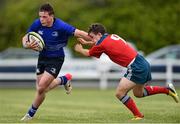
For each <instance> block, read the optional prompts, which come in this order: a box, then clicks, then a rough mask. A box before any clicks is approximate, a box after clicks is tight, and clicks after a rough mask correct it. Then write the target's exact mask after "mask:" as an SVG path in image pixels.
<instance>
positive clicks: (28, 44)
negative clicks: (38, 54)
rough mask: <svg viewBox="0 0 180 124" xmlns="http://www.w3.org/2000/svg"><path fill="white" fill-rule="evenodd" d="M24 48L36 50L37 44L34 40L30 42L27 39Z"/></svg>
mask: <svg viewBox="0 0 180 124" xmlns="http://www.w3.org/2000/svg"><path fill="white" fill-rule="evenodd" d="M26 48H27V49H33V50H35V51H38V44H37V42H35V41H32V42H31V43H30V42H29V41H26Z"/></svg>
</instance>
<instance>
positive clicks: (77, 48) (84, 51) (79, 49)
mask: <svg viewBox="0 0 180 124" xmlns="http://www.w3.org/2000/svg"><path fill="white" fill-rule="evenodd" d="M74 49H75V51H76V52H79V53H81V54H82V55H84V56H90V55H89V50H88V49H84V48H83V46H82V45H81V44H76V45H75V47H74Z"/></svg>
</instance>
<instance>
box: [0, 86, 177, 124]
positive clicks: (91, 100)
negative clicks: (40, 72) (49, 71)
mask: <svg viewBox="0 0 180 124" xmlns="http://www.w3.org/2000/svg"><path fill="white" fill-rule="evenodd" d="M34 91H35V90H34V89H0V123H21V122H20V118H21V117H22V116H23V115H24V114H25V113H26V112H27V110H28V108H29V106H30V105H31V103H32V99H33V98H34ZM177 92H178V93H179V94H180V89H178V90H177ZM114 94H115V89H108V90H103V91H102V90H99V89H78V88H77V89H76V88H74V89H73V92H72V94H71V95H66V94H65V91H64V89H63V88H60V89H59V88H58V89H56V90H54V91H51V92H49V93H48V94H47V98H46V100H45V102H44V103H43V105H42V106H41V108H40V109H39V111H38V112H37V114H36V116H35V118H34V119H33V120H32V121H31V122H30V123H180V103H179V104H177V103H175V102H174V101H173V99H172V98H171V97H169V96H166V95H156V96H150V97H146V98H141V99H140V98H139V99H138V98H134V97H133V98H134V99H135V101H136V103H137V105H138V107H139V108H140V110H141V111H142V112H143V113H144V115H145V118H144V119H143V120H139V121H131V118H132V115H131V114H130V112H129V111H128V110H127V109H126V108H125V107H124V106H123V105H122V103H120V102H119V101H118V100H117V99H116V98H115V96H114ZM130 94H131V96H132V93H130Z"/></svg>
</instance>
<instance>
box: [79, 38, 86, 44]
mask: <svg viewBox="0 0 180 124" xmlns="http://www.w3.org/2000/svg"><path fill="white" fill-rule="evenodd" d="M77 40H78V41H79V42H80V43H81V44H87V41H85V40H84V39H83V38H77Z"/></svg>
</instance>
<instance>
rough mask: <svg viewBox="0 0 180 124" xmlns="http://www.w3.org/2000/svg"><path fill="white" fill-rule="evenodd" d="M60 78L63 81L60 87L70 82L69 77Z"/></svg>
mask: <svg viewBox="0 0 180 124" xmlns="http://www.w3.org/2000/svg"><path fill="white" fill-rule="evenodd" d="M59 78H60V79H61V83H60V85H66V83H67V81H68V79H67V77H66V76H61V77H59Z"/></svg>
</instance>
